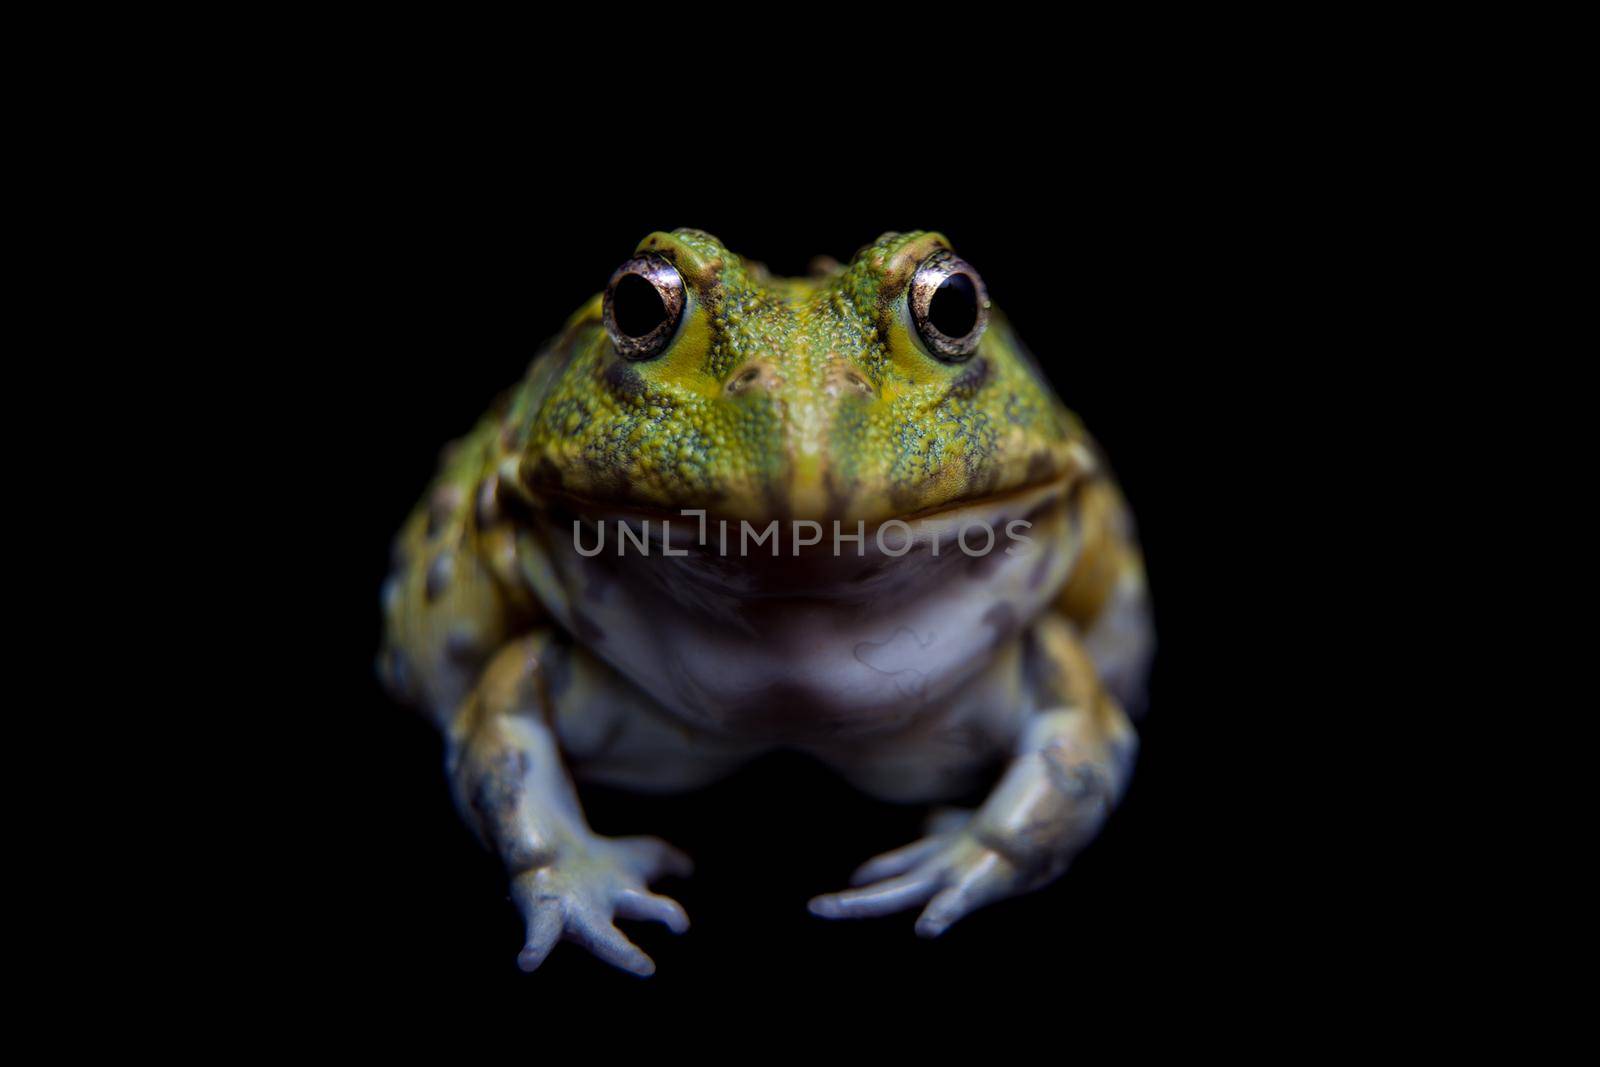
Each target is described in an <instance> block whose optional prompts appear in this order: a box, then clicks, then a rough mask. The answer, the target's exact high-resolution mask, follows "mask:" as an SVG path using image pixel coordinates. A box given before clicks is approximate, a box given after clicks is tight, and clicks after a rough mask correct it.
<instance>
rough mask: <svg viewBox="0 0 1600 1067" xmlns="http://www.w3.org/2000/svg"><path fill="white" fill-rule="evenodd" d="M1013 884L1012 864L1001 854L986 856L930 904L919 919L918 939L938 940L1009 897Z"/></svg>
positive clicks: (964, 872)
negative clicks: (961, 922)
mask: <svg viewBox="0 0 1600 1067" xmlns="http://www.w3.org/2000/svg"><path fill="white" fill-rule="evenodd" d="M1014 882H1015V878H1014V877H1013V875H1012V870H1011V866H1010V864H1008V863H1007V862H1006V861H1005V860H1004V859H1002V858H1001V857H1000V855H999V854H998V853H995V852H985V853H984V854H983V855H982V856H980V857H979V858H978V859H977V860H976V861H975V862H974V863H973V864H972V865H971V866H969V867H967V868H966V869H965V870H963V871H962V872H961V873H960V874H959V875H958V876H957V877H956V880H955V884H954V885H951V886H949V887H948V888H946V889H942V890H940V891H939V894H938V895H937V896H935V897H934V898H933V899H932V900H931V901H929V902H928V906H927V907H926V908H924V909H923V910H922V914H921V915H920V916H918V917H917V936H918V937H938V936H939V935H940V934H942V933H944V932H945V931H946V930H948V929H950V926H951V924H953V923H954V922H956V920H958V919H962V918H965V917H966V916H968V915H970V914H972V912H974V911H976V910H977V909H979V908H981V907H983V906H984V905H985V904H990V903H993V902H994V901H996V900H999V899H1000V898H1001V897H1003V896H1006V895H1007V894H1009V893H1010V892H1011V887H1012V885H1013V884H1014Z"/></svg>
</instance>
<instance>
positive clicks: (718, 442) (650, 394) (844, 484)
mask: <svg viewBox="0 0 1600 1067" xmlns="http://www.w3.org/2000/svg"><path fill="white" fill-rule="evenodd" d="M530 373H531V376H532V378H531V383H530V384H531V387H530V388H529V389H527V390H524V391H523V393H522V395H521V398H520V399H519V402H518V403H519V405H520V407H521V410H518V411H515V412H513V417H512V419H511V421H510V423H509V425H510V427H511V433H512V434H513V435H515V436H516V437H518V438H520V440H516V441H514V442H513V445H514V447H515V448H516V449H517V450H518V451H517V455H518V475H519V480H520V481H521V482H522V483H523V485H525V486H526V487H527V488H529V489H530V490H532V491H534V492H537V493H542V494H552V493H553V494H559V495H563V496H565V497H567V498H569V499H574V500H576V501H580V502H591V503H599V504H605V505H622V506H626V507H630V508H643V509H647V510H656V509H659V510H662V511H668V512H675V511H677V510H678V509H681V508H703V509H705V510H706V511H707V512H708V513H709V514H710V515H712V516H721V517H725V518H730V519H749V520H752V521H754V520H763V521H765V520H768V519H771V518H784V519H814V520H831V519H841V520H844V521H846V522H850V523H854V522H856V521H857V520H864V521H866V522H867V523H869V524H872V523H877V522H881V521H884V520H887V519H890V518H895V517H901V516H906V515H910V514H916V513H922V512H928V511H932V510H937V509H942V508H947V507H951V506H955V505H958V504H965V503H969V502H972V501H975V500H978V499H980V498H985V497H989V496H992V495H996V494H1000V493H1005V492H1008V491H1011V490H1016V489H1020V488H1023V487H1025V486H1031V485H1035V484H1041V483H1044V482H1048V481H1052V480H1055V479H1058V478H1062V477H1065V476H1067V475H1069V474H1070V473H1072V472H1073V471H1075V470H1077V469H1081V467H1082V466H1083V465H1084V464H1086V463H1088V462H1092V461H1091V460H1090V459H1089V458H1088V457H1089V452H1088V450H1087V448H1086V447H1085V445H1084V441H1085V439H1084V436H1083V433H1082V430H1081V429H1080V428H1079V426H1078V423H1077V421H1076V419H1075V418H1073V416H1072V415H1071V414H1070V413H1069V412H1068V411H1067V410H1066V409H1065V408H1064V407H1063V406H1062V404H1061V403H1060V401H1059V400H1057V399H1056V397H1055V396H1054V394H1053V393H1052V392H1051V390H1050V387H1049V385H1048V384H1047V383H1046V382H1045V380H1044V378H1043V377H1042V376H1041V375H1040V373H1039V371H1038V369H1037V367H1036V366H1035V365H1034V362H1033V359H1032V357H1031V356H1030V355H1029V354H1028V353H1027V351H1026V350H1025V349H1024V348H1023V346H1022V344H1021V343H1020V342H1019V341H1018V339H1017V338H1016V337H1015V336H1014V335H1013V334H1012V332H1011V328H1010V326H1009V325H1008V324H1007V322H1006V320H1005V318H1004V317H1003V316H1002V315H1001V314H1000V312H999V311H998V310H997V309H996V308H994V307H993V306H992V305H991V303H990V301H989V297H988V293H987V291H986V289H985V287H984V284H983V281H982V280H981V279H980V277H979V275H978V274H977V272H976V271H975V270H973V268H972V267H970V266H969V265H968V264H967V263H966V262H964V261H963V260H961V259H960V258H959V257H958V256H956V254H955V252H954V250H953V249H952V248H951V247H950V244H949V242H947V241H946V240H945V238H944V237H942V236H941V235H939V234H937V233H909V234H893V233H891V234H885V235H884V236H883V237H881V238H879V239H878V240H877V241H875V242H874V243H872V244H871V245H869V246H867V247H866V248H864V249H862V250H861V251H860V252H859V253H857V254H856V256H855V258H854V260H852V261H851V262H850V263H849V264H848V265H847V266H843V267H840V266H838V265H837V264H829V265H826V266H824V267H821V268H819V269H818V270H817V272H816V274H815V275H814V276H813V277H812V278H809V279H784V278H775V277H772V276H771V275H769V274H768V273H767V271H766V270H765V268H763V267H762V266H761V265H760V264H756V263H749V262H746V261H744V260H741V259H740V258H739V257H738V256H736V255H734V254H733V253H731V252H729V251H728V250H727V249H726V248H724V247H723V246H722V244H721V243H720V242H719V241H717V240H716V238H714V237H711V236H710V235H708V234H704V233H701V232H699V231H696V230H677V231H675V232H673V233H670V234H669V233H653V234H651V235H650V236H649V237H646V238H645V239H644V240H643V241H642V242H640V244H639V246H638V249H637V250H636V252H635V255H634V257H633V258H631V259H629V260H628V261H627V262H625V263H624V264H623V265H622V266H621V267H619V268H618V269H617V271H616V273H615V274H613V275H612V277H611V280H610V283H609V284H608V285H607V287H606V290H605V292H604V293H603V294H601V295H600V296H596V297H595V298H594V299H593V300H591V301H590V302H589V304H588V305H587V306H585V307H584V308H583V309H582V310H580V311H579V312H578V313H577V314H576V315H575V316H574V317H573V318H572V320H571V321H570V322H569V323H568V325H567V329H566V331H565V333H564V334H563V336H562V338H561V340H560V341H558V342H557V343H556V345H555V346H554V347H553V350H552V351H551V352H550V353H548V354H547V355H546V356H545V357H543V358H541V359H539V360H537V361H536V362H535V364H534V367H533V369H532V371H531V372H530Z"/></svg>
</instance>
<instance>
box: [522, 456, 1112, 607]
mask: <svg viewBox="0 0 1600 1067" xmlns="http://www.w3.org/2000/svg"><path fill="white" fill-rule="evenodd" d="M1080 484H1082V481H1081V479H1074V478H1070V477H1059V478H1056V479H1053V480H1051V481H1049V482H1044V483H1041V484H1037V485H1030V486H1025V487H1022V488H1019V489H1013V490H1009V491H1007V492H1003V493H994V494H988V495H986V496H982V497H979V498H976V499H972V500H966V501H955V502H952V503H949V504H945V505H941V506H939V507H936V508H929V509H925V510H923V511H920V512H914V513H907V514H904V515H899V516H894V517H891V518H887V519H883V520H881V521H878V522H874V523H868V522H866V521H865V520H856V521H854V522H847V521H845V520H843V519H833V520H828V521H821V520H812V519H792V518H769V519H765V520H762V521H754V520H750V519H730V518H726V517H721V516H718V515H716V514H715V513H714V512H711V511H709V510H708V509H681V510H679V511H677V512H672V511H667V510H665V509H659V508H649V507H637V506H633V505H619V504H611V503H601V502H595V501H580V500H575V499H573V498H570V497H552V498H548V499H547V500H546V501H545V502H544V504H543V507H542V508H541V511H542V513H543V515H544V516H545V519H546V521H547V523H548V526H547V536H549V537H550V538H552V539H555V540H559V541H566V542H568V543H570V544H571V546H572V549H573V551H575V552H576V553H577V554H578V555H579V556H581V557H584V558H585V559H586V560H587V561H589V562H590V563H591V564H592V565H593V566H595V567H597V568H599V569H600V570H601V571H604V572H612V573H615V572H619V571H626V572H627V580H628V581H643V582H645V583H647V584H654V585H657V586H659V587H661V588H662V589H663V590H664V591H668V590H670V591H672V593H673V595H675V596H680V597H681V596H688V597H690V598H691V599H693V598H694V597H695V596H698V595H711V596H730V597H735V598H738V599H742V600H747V599H752V598H753V599H762V598H777V599H789V600H829V601H837V600H841V599H844V600H867V599H871V598H873V597H876V596H879V595H886V594H890V593H898V592H899V591H902V587H903V586H904V585H905V584H906V583H907V582H910V581H936V580H939V579H938V577H937V576H938V575H940V574H942V573H950V574H954V573H957V572H960V573H962V574H968V575H970V574H974V573H979V574H981V573H982V572H984V571H985V570H986V569H993V568H998V567H999V566H1001V565H1002V564H1003V563H1005V562H1007V561H1014V560H1016V559H1017V558H1018V557H1023V556H1029V555H1031V554H1035V553H1037V552H1038V551H1040V550H1041V548H1044V547H1049V546H1048V545H1047V542H1049V543H1052V544H1053V541H1054V540H1055V539H1057V538H1059V536H1060V531H1061V528H1062V524H1061V514H1062V512H1063V510H1064V508H1063V505H1064V504H1065V503H1066V502H1067V501H1069V500H1070V498H1071V496H1072V494H1073V491H1074V489H1075V487H1076V486H1077V485H1080ZM1052 550H1053V549H1052Z"/></svg>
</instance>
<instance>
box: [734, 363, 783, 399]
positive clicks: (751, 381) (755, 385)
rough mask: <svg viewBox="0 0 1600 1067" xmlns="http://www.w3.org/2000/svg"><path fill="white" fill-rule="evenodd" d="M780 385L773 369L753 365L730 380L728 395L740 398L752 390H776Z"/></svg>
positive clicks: (759, 364) (757, 364) (761, 365)
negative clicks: (739, 396)
mask: <svg viewBox="0 0 1600 1067" xmlns="http://www.w3.org/2000/svg"><path fill="white" fill-rule="evenodd" d="M778 384H779V382H778V377H777V375H776V374H774V373H773V372H772V370H771V368H769V367H767V366H765V365H764V364H761V363H752V364H750V365H749V366H748V367H746V368H744V369H743V370H741V371H739V372H738V373H737V374H735V375H734V376H733V377H732V378H730V379H729V380H728V395H729V396H738V395H739V394H740V393H743V392H745V391H747V390H750V389H775V388H777V387H778Z"/></svg>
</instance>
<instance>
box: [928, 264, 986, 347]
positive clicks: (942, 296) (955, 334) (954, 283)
mask: <svg viewBox="0 0 1600 1067" xmlns="http://www.w3.org/2000/svg"><path fill="white" fill-rule="evenodd" d="M928 322H930V323H931V324H932V325H933V328H934V329H936V330H938V331H939V332H940V333H942V334H944V335H945V336H946V337H951V338H960V337H965V336H966V335H967V334H969V333H971V332H972V328H973V327H974V326H976V325H977V324H978V290H977V289H976V288H975V287H974V286H973V284H972V279H971V278H969V277H967V276H966V275H965V274H952V275H950V276H949V277H948V278H946V279H945V280H944V281H942V282H940V283H939V288H938V289H936V290H935V291H934V294H933V299H932V300H930V301H929V302H928Z"/></svg>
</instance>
